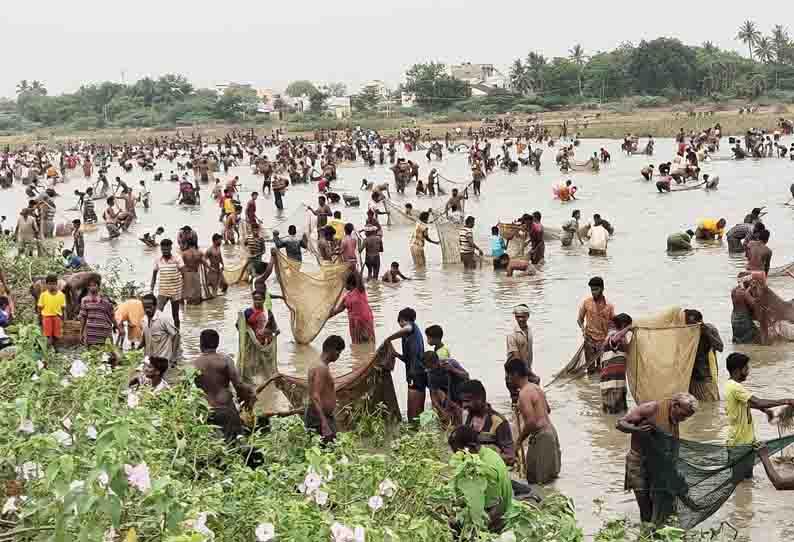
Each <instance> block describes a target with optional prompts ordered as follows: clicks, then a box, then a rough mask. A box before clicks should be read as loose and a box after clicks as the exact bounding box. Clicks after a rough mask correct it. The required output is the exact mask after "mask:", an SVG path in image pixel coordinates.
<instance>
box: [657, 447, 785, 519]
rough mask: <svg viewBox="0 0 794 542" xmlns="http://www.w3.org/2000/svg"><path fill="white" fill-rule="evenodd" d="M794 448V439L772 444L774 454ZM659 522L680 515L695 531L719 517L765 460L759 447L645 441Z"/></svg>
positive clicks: (771, 450) (770, 448)
mask: <svg viewBox="0 0 794 542" xmlns="http://www.w3.org/2000/svg"><path fill="white" fill-rule="evenodd" d="M792 443H794V436H787V437H783V438H779V439H775V440H771V441H769V442H767V446H768V447H769V453H770V454H774V453H777V452H779V451H781V450H782V449H784V448H785V447H787V446H789V445H790V444H792ZM643 446H644V452H645V459H646V462H647V463H646V466H647V470H646V472H647V473H648V477H649V489H650V492H651V499H652V500H653V504H654V518H653V520H654V522H655V523H657V524H661V523H664V522H665V521H666V520H667V518H669V517H670V516H671V515H676V516H678V519H679V522H680V524H681V527H683V528H684V529H692V528H693V527H695V526H696V525H698V524H699V523H700V522H702V521H703V520H705V519H707V518H708V517H709V516H711V515H712V514H714V513H715V512H716V511H717V510H719V508H720V507H721V506H722V505H723V503H725V501H726V500H728V498H729V497H730V496H731V494H732V493H733V490H734V489H735V488H736V486H737V485H738V484H739V483H741V482H742V481H744V480H745V478H746V477H747V475H748V474H749V473H750V472H752V468H753V466H754V465H755V464H756V463H757V462H758V461H759V459H758V454H757V452H756V450H755V448H753V446H750V445H747V446H720V445H716V444H705V443H700V442H692V441H688V440H680V439H675V438H673V437H672V436H671V435H669V434H667V433H664V432H661V431H657V432H655V433H651V434H648V435H647V438H646V439H644V441H643Z"/></svg>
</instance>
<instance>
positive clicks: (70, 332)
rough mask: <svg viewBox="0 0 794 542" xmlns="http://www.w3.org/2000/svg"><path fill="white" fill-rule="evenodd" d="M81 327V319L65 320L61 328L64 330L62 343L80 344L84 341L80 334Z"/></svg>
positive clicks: (69, 344)
mask: <svg viewBox="0 0 794 542" xmlns="http://www.w3.org/2000/svg"><path fill="white" fill-rule="evenodd" d="M81 327H82V325H81V324H80V320H64V322H63V326H62V328H61V329H62V330H63V336H62V337H61V343H62V344H64V345H68V346H74V345H78V344H80V343H81V342H82V337H81V336H80V328H81Z"/></svg>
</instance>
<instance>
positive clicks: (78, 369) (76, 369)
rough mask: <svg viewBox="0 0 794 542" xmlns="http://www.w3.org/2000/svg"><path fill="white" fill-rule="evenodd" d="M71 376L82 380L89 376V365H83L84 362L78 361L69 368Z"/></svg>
mask: <svg viewBox="0 0 794 542" xmlns="http://www.w3.org/2000/svg"><path fill="white" fill-rule="evenodd" d="M69 374H70V375H72V377H74V378H82V377H84V376H85V375H87V374H88V365H86V364H85V363H83V360H81V359H76V360H74V361H73V362H72V366H71V367H69Z"/></svg>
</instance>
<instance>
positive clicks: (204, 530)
mask: <svg viewBox="0 0 794 542" xmlns="http://www.w3.org/2000/svg"><path fill="white" fill-rule="evenodd" d="M207 515H208V512H202V513H200V514H199V515H198V517H197V518H196V519H194V520H193V523H192V525H191V527H192V528H193V530H194V531H196V532H197V533H199V534H203V535H204V536H206V537H207V538H209V539H210V540H214V539H215V533H214V532H213V531H212V530H211V529H210V528H209V527H207Z"/></svg>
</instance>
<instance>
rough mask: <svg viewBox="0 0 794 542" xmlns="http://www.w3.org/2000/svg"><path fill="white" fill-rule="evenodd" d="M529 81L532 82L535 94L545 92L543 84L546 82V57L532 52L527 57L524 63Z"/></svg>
mask: <svg viewBox="0 0 794 542" xmlns="http://www.w3.org/2000/svg"><path fill="white" fill-rule="evenodd" d="M524 68H525V69H526V73H527V79H528V80H529V81H530V84H531V85H532V88H533V90H534V91H535V92H543V82H544V81H545V78H546V77H545V71H546V57H545V56H543V55H541V54H539V53H536V52H534V51H532V52H531V53H529V54H528V55H527V59H526V62H525V63H524Z"/></svg>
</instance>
